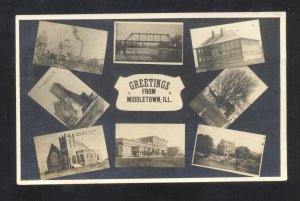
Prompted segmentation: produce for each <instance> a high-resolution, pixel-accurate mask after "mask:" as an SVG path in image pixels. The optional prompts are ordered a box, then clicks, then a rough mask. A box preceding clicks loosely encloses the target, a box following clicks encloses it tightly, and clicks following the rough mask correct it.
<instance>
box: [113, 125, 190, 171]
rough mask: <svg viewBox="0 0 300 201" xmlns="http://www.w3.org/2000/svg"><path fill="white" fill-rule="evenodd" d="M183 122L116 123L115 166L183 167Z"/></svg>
mask: <svg viewBox="0 0 300 201" xmlns="http://www.w3.org/2000/svg"><path fill="white" fill-rule="evenodd" d="M184 127H185V126H184V125H183V124H116V140H115V166H116V167H184V163H185V157H184V156H185V154H184V153H185V152H184V141H185V140H184V133H185V130H184Z"/></svg>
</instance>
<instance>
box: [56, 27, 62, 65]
mask: <svg viewBox="0 0 300 201" xmlns="http://www.w3.org/2000/svg"><path fill="white" fill-rule="evenodd" d="M61 34H62V29H61V30H60V33H59V40H58V47H57V53H56V61H57V62H58V52H59V46H60V43H61Z"/></svg>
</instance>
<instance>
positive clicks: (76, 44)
mask: <svg viewBox="0 0 300 201" xmlns="http://www.w3.org/2000/svg"><path fill="white" fill-rule="evenodd" d="M77 30H78V36H79V37H80V38H81V39H82V40H83V42H84V43H83V48H82V57H87V58H89V59H92V58H98V59H104V56H105V50H106V41H107V31H102V30H97V29H91V28H84V27H78V26H77ZM43 31H46V32H47V37H48V47H47V49H48V50H50V51H51V52H54V53H56V52H57V49H58V44H59V41H64V40H65V39H69V40H71V45H72V46H73V48H74V49H75V55H76V56H79V55H80V49H81V42H80V41H79V40H77V39H76V37H75V36H74V34H73V33H72V32H73V28H72V26H71V25H65V24H58V23H52V22H45V21H40V22H39V28H38V34H39V33H42V32H43Z"/></svg>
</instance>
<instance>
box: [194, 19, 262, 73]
mask: <svg viewBox="0 0 300 201" xmlns="http://www.w3.org/2000/svg"><path fill="white" fill-rule="evenodd" d="M190 31H191V38H192V46H193V54H194V60H195V67H196V72H197V73H201V72H206V71H211V70H219V69H224V68H231V67H239V66H246V65H251V64H259V63H264V62H265V59H264V52H263V47H262V40H261V35H260V26H259V20H250V21H244V22H237V23H232V24H224V25H218V26H211V27H204V28H197V29H191V30H190Z"/></svg>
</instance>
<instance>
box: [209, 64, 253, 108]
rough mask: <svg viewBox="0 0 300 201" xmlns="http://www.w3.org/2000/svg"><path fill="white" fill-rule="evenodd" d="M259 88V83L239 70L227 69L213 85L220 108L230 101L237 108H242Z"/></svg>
mask: <svg viewBox="0 0 300 201" xmlns="http://www.w3.org/2000/svg"><path fill="white" fill-rule="evenodd" d="M256 86H257V81H256V80H255V79H253V78H252V77H250V76H249V75H247V74H246V72H245V71H242V70H239V69H227V70H226V72H225V73H224V74H223V75H221V76H219V77H218V78H217V79H216V80H215V82H214V83H213V88H214V92H215V94H216V96H217V104H218V106H219V107H222V106H224V104H226V102H227V103H228V101H229V102H230V103H231V104H234V105H236V106H241V105H242V104H243V103H244V102H246V101H247V99H248V97H249V95H250V94H251V93H252V92H253V91H254V88H255V87H256Z"/></svg>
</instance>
